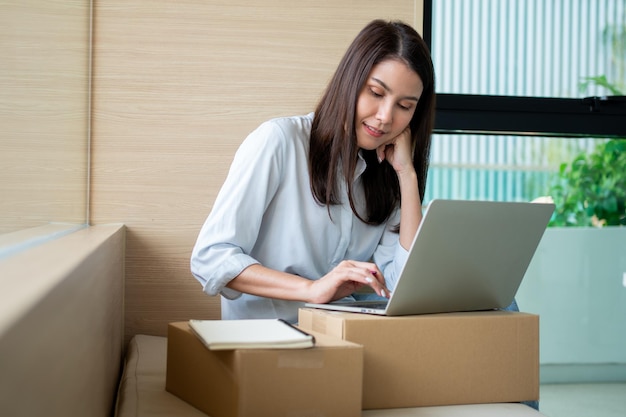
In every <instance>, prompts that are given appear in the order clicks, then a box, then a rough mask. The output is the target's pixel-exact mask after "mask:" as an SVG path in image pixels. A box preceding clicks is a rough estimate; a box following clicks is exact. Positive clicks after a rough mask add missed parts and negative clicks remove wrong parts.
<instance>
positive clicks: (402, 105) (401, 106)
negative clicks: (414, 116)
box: [398, 103, 411, 110]
mask: <svg viewBox="0 0 626 417" xmlns="http://www.w3.org/2000/svg"><path fill="white" fill-rule="evenodd" d="M398 106H400V108H401V109H402V110H411V105H410V104H408V105H405V104H402V103H398Z"/></svg>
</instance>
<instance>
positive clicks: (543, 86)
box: [424, 0, 626, 201]
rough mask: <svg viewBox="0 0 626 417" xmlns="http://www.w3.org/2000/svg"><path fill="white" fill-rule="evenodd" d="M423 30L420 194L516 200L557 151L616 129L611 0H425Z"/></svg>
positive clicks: (625, 113) (620, 9) (581, 146)
mask: <svg viewBox="0 0 626 417" xmlns="http://www.w3.org/2000/svg"><path fill="white" fill-rule="evenodd" d="M424 38H425V39H426V41H427V42H428V43H429V45H431V50H432V55H433V62H434V65H435V72H436V74H437V91H438V99H437V101H438V103H437V114H436V121H435V133H436V134H435V135H434V137H433V146H432V154H431V170H430V173H429V179H428V181H429V184H428V185H427V195H426V200H427V201H428V200H430V199H432V198H463V199H492V200H509V201H527V200H530V199H533V198H535V197H537V196H540V195H544V194H546V193H547V191H548V186H549V184H550V182H551V179H552V177H553V173H554V172H555V171H557V170H558V167H559V165H560V164H561V163H562V162H566V161H569V160H570V159H571V158H572V157H573V156H574V155H576V154H577V153H580V152H589V151H591V150H592V149H593V148H594V147H595V145H596V143H598V142H602V141H606V138H609V137H626V123H624V122H623V120H625V119H626V100H625V99H624V97H623V96H621V94H623V91H624V84H625V83H626V77H625V74H624V73H625V66H626V64H625V62H626V57H625V50H626V46H625V45H626V6H625V3H624V2H623V1H621V0H551V1H545V0H510V1H501V0H426V1H425V22H424ZM584 87H586V88H584ZM607 87H613V88H614V89H613V90H611V89H609V88H607Z"/></svg>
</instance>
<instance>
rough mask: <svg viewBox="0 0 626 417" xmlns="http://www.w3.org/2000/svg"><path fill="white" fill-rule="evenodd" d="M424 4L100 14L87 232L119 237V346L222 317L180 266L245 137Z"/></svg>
mask: <svg viewBox="0 0 626 417" xmlns="http://www.w3.org/2000/svg"><path fill="white" fill-rule="evenodd" d="M421 13H422V3H421V1H420V0H385V1H382V0H378V1H371V0H369V1H367V0H364V1H360V2H353V1H341V0H339V1H338V0H333V1H331V0H317V1H309V0H307V1H297V2H294V1H291V0H262V1H254V2H253V1H249V2H232V1H231V0H222V1H199V0H196V1H194V0H182V1H176V2H173V1H170V0H101V1H97V2H96V3H95V22H96V23H95V34H94V42H95V43H94V90H93V139H92V142H93V143H92V171H91V173H92V191H91V222H92V223H93V224H102V223H109V222H121V223H124V224H125V225H126V226H127V257H126V310H125V312H126V319H125V323H126V336H127V339H128V338H129V337H130V336H131V335H133V334H136V333H145V334H154V335H165V333H166V323H167V322H170V321H176V320H186V319H189V318H199V319H200V318H219V315H220V312H219V298H217V297H209V296H207V295H205V294H204V293H203V292H202V289H201V286H200V284H199V283H198V282H197V281H196V280H195V279H194V278H193V277H192V275H191V273H190V272H189V257H190V254H191V249H192V247H193V245H194V243H195V239H196V237H197V234H198V232H199V230H200V227H201V225H202V223H203V222H204V220H205V218H206V216H207V215H208V213H209V211H210V209H211V206H212V203H213V200H214V198H215V196H216V194H217V192H218V190H219V188H220V186H221V184H222V182H223V180H224V178H225V175H226V172H227V170H228V167H229V165H230V163H231V160H232V157H233V154H234V152H235V150H236V148H237V147H238V145H239V144H240V143H241V141H242V140H243V139H244V138H245V136H246V135H247V134H248V133H249V132H250V131H251V130H252V129H254V128H255V127H256V126H258V124H259V123H261V122H263V121H264V120H266V119H268V118H271V117H276V116H281V115H295V114H304V113H308V112H309V111H312V110H313V108H314V106H315V103H316V102H317V100H318V98H319V97H320V95H321V93H322V90H323V88H324V86H325V85H326V82H327V81H328V79H329V78H330V76H331V74H332V72H333V71H334V69H335V67H336V65H337V64H338V62H339V59H340V57H341V56H342V54H343V52H344V51H345V49H346V47H347V46H348V44H349V42H350V41H351V40H352V39H353V38H354V36H355V35H356V34H357V32H358V31H359V30H360V29H361V28H362V27H363V26H364V25H365V24H366V23H367V22H369V21H370V20H372V19H374V18H383V19H402V20H404V21H406V22H408V23H410V24H413V25H415V23H416V22H420V25H419V26H416V27H417V28H418V30H421V21H422V18H421Z"/></svg>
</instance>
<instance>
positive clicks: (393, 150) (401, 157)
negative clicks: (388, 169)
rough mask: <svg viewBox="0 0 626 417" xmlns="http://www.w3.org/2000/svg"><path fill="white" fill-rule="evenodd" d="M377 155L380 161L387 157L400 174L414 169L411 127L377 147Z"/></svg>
mask: <svg viewBox="0 0 626 417" xmlns="http://www.w3.org/2000/svg"><path fill="white" fill-rule="evenodd" d="M376 156H377V157H378V161H379V162H382V161H384V160H385V159H386V160H387V161H388V162H389V163H390V164H391V166H392V167H393V169H394V170H395V171H396V172H397V173H398V174H400V173H401V172H403V171H406V170H413V146H412V144H411V129H410V128H409V127H408V126H407V127H406V129H404V130H403V131H402V133H400V134H399V135H398V136H396V137H395V138H393V139H392V140H391V141H390V142H388V143H386V144H385V145H381V146H379V147H378V148H377V149H376Z"/></svg>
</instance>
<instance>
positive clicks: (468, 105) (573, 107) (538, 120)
mask: <svg viewBox="0 0 626 417" xmlns="http://www.w3.org/2000/svg"><path fill="white" fill-rule="evenodd" d="M433 1H437V0H424V22H423V33H422V36H423V38H424V41H425V42H426V44H427V45H428V47H429V48H431V47H432V12H433ZM435 90H436V88H435ZM625 120H626V96H602V97H599V96H593V97H585V98H555V97H523V96H493V95H471V94H440V93H438V94H437V100H436V111H435V125H434V131H433V133H436V134H459V133H462V134H487V135H490V134H507V135H508V134H511V135H518V136H558V137H563V138H568V137H607V138H608V137H613V138H626V123H625V122H624V121H625Z"/></svg>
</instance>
